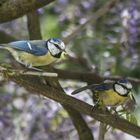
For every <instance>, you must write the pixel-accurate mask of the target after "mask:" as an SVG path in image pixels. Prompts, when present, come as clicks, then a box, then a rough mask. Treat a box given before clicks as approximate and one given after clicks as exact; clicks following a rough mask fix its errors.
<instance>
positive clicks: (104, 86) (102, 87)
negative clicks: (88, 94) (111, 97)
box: [94, 83, 113, 91]
mask: <svg viewBox="0 0 140 140" xmlns="http://www.w3.org/2000/svg"><path fill="white" fill-rule="evenodd" d="M112 88H113V85H112V84H111V83H109V84H108V83H103V84H100V85H96V86H95V87H94V90H95V91H104V90H109V89H112Z"/></svg>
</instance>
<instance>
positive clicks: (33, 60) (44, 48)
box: [0, 38, 66, 68]
mask: <svg viewBox="0 0 140 140" xmlns="http://www.w3.org/2000/svg"><path fill="white" fill-rule="evenodd" d="M0 49H6V50H8V51H9V52H10V53H11V54H12V56H13V57H14V59H15V60H16V61H17V62H19V63H20V64H23V65H25V66H26V67H28V68H32V67H34V66H44V65H49V64H51V63H53V62H55V61H57V60H58V59H60V58H64V57H65V55H66V51H65V45H64V43H63V42H62V41H61V40H60V39H57V38H51V39H48V40H47V41H45V40H32V41H26V40H22V41H15V42H10V43H8V44H0Z"/></svg>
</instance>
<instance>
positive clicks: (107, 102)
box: [72, 80, 135, 106]
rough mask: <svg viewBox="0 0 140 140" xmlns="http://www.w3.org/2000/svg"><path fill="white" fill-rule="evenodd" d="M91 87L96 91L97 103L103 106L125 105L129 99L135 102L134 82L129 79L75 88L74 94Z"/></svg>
mask: <svg viewBox="0 0 140 140" xmlns="http://www.w3.org/2000/svg"><path fill="white" fill-rule="evenodd" d="M86 89H91V90H93V92H94V93H95V97H96V98H97V99H96V103H95V104H100V105H103V106H118V105H123V104H125V103H126V102H127V101H129V100H133V101H134V102H135V99H134V96H133V95H132V93H131V90H132V84H131V83H130V82H129V81H128V80H119V81H109V82H104V83H101V84H92V85H88V86H85V87H82V88H80V89H77V90H75V91H74V92H72V94H73V95H74V94H77V93H79V92H81V91H83V90H86Z"/></svg>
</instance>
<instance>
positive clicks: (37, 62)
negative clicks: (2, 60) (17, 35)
mask: <svg viewBox="0 0 140 140" xmlns="http://www.w3.org/2000/svg"><path fill="white" fill-rule="evenodd" d="M20 59H21V61H23V63H25V64H27V65H32V66H43V65H49V64H51V63H53V62H55V61H57V60H58V58H55V57H53V56H52V55H51V54H50V53H47V55H44V56H34V55H32V54H27V53H22V54H21V55H20Z"/></svg>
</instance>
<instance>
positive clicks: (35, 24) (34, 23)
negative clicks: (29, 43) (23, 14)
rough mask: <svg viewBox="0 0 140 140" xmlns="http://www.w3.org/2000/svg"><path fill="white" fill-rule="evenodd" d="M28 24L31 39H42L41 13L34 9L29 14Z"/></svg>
mask: <svg viewBox="0 0 140 140" xmlns="http://www.w3.org/2000/svg"><path fill="white" fill-rule="evenodd" d="M27 26H28V32H29V37H30V40H33V39H41V38H42V36H41V31H40V22H39V14H38V12H37V11H32V12H30V13H29V14H27Z"/></svg>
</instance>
